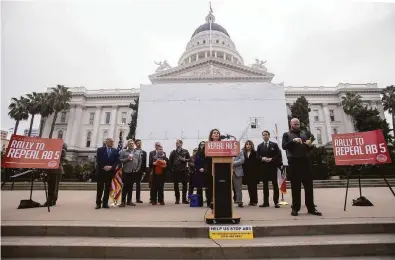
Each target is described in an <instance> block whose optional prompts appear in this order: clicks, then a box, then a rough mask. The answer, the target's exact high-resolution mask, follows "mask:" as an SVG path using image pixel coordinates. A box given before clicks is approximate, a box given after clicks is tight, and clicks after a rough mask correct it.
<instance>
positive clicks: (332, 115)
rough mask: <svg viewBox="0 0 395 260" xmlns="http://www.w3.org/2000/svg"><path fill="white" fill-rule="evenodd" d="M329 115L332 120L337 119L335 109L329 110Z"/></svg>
mask: <svg viewBox="0 0 395 260" xmlns="http://www.w3.org/2000/svg"><path fill="white" fill-rule="evenodd" d="M329 117H330V119H331V122H333V121H335V110H333V109H330V110H329Z"/></svg>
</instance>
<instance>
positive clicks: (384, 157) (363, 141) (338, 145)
mask: <svg viewBox="0 0 395 260" xmlns="http://www.w3.org/2000/svg"><path fill="white" fill-rule="evenodd" d="M332 144H333V154H334V156H335V162H336V165H361V164H385V163H391V157H390V154H389V151H388V148H387V144H386V142H385V139H384V135H383V131H382V130H374V131H368V132H360V133H350V134H333V135H332Z"/></svg>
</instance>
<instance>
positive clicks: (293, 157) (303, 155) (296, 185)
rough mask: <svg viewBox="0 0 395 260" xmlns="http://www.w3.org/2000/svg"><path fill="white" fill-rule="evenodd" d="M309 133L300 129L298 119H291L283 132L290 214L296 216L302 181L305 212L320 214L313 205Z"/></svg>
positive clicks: (299, 203) (299, 202) (299, 204)
mask: <svg viewBox="0 0 395 260" xmlns="http://www.w3.org/2000/svg"><path fill="white" fill-rule="evenodd" d="M312 145H313V144H312V140H311V134H310V133H309V132H305V131H302V130H300V121H299V119H297V118H293V119H292V120H291V128H290V129H289V131H288V132H286V133H284V135H283V141H282V147H283V149H284V150H286V151H287V158H288V170H289V172H288V174H289V177H290V181H291V190H292V212H291V215H292V216H298V214H299V213H298V212H299V210H300V206H301V201H300V200H301V199H300V197H301V184H302V183H303V188H304V195H305V204H306V207H307V212H308V213H309V214H312V215H316V216H322V213H321V212H319V211H317V210H316V208H315V205H314V192H313V171H312V169H311V162H310V158H309V151H310V150H311V148H312Z"/></svg>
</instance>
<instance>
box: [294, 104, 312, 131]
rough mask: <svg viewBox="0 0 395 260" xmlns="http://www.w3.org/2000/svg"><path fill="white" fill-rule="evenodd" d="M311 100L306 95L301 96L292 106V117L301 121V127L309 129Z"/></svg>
mask: <svg viewBox="0 0 395 260" xmlns="http://www.w3.org/2000/svg"><path fill="white" fill-rule="evenodd" d="M310 111H311V109H310V108H309V102H308V101H307V99H306V98H305V97H304V96H301V97H299V98H298V99H297V100H296V102H295V103H293V105H292V106H291V119H292V118H298V119H299V121H300V129H302V130H305V131H306V130H309V125H310V120H309V112H310Z"/></svg>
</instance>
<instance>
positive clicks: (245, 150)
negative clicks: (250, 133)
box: [243, 140, 255, 152]
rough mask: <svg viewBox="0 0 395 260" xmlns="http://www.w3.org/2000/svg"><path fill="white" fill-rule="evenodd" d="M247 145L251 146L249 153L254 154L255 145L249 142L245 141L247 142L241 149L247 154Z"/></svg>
mask: <svg viewBox="0 0 395 260" xmlns="http://www.w3.org/2000/svg"><path fill="white" fill-rule="evenodd" d="M247 144H250V145H251V151H253V152H255V145H254V143H253V142H252V141H251V140H247V142H245V144H244V148H243V150H244V152H247V148H246V146H247Z"/></svg>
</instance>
